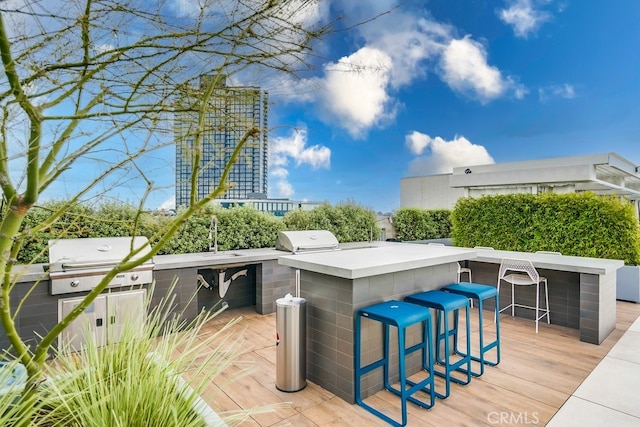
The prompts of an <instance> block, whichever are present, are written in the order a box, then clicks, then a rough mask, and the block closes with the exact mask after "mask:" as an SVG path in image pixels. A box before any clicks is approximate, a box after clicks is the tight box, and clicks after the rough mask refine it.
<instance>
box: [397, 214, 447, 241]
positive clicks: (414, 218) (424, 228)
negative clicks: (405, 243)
mask: <svg viewBox="0 0 640 427" xmlns="http://www.w3.org/2000/svg"><path fill="white" fill-rule="evenodd" d="M450 215H451V211H449V210H447V209H419V208H400V209H398V210H397V211H396V212H395V213H394V215H393V225H394V227H395V229H396V237H397V238H398V239H400V240H425V239H441V238H444V237H451V218H450Z"/></svg>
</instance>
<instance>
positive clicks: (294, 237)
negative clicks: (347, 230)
mask: <svg viewBox="0 0 640 427" xmlns="http://www.w3.org/2000/svg"><path fill="white" fill-rule="evenodd" d="M276 249H277V250H280V251H287V252H292V253H294V254H298V253H308V252H321V251H335V250H339V248H338V239H336V236H334V235H333V233H331V232H330V231H328V230H302V231H279V232H278V238H277V239H276Z"/></svg>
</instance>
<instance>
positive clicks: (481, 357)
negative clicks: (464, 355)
mask: <svg viewBox="0 0 640 427" xmlns="http://www.w3.org/2000/svg"><path fill="white" fill-rule="evenodd" d="M442 290H443V291H445V292H451V293H454V294H457V295H462V296H464V297H467V298H470V299H471V300H476V301H478V329H479V332H478V338H479V347H478V349H479V351H478V355H477V356H476V355H474V354H473V352H471V360H473V361H475V362H479V363H480V370H479V371H473V370H472V371H471V375H473V376H475V377H479V376H480V375H482V374H484V365H489V366H496V365H497V364H499V363H500V315H499V299H498V289H496V288H495V287H494V286H489V285H482V284H479V283H465V282H461V283H453V284H451V285H447V286H444V287H443V288H442ZM489 298H493V299H494V303H495V308H494V311H495V313H494V324H495V327H496V339H495V340H493V341H491V342H490V343H488V344H485V343H484V326H483V316H482V314H483V311H482V302H483V301H484V300H486V299H489ZM493 348H495V349H496V357H495V360H493V361H490V360H487V359H486V357H485V353H487V352H488V351H489V350H491V349H493Z"/></svg>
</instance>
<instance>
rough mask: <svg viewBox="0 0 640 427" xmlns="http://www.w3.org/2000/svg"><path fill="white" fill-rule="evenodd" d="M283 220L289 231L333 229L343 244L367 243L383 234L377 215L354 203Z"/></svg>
mask: <svg viewBox="0 0 640 427" xmlns="http://www.w3.org/2000/svg"><path fill="white" fill-rule="evenodd" d="M283 221H284V223H285V225H286V227H287V229H288V230H329V231H330V232H332V233H333V234H334V235H335V236H336V238H337V239H338V241H339V242H365V241H368V240H371V239H372V237H373V238H377V236H379V235H380V228H379V227H377V226H376V215H375V213H374V212H373V211H372V210H370V209H366V208H364V207H362V206H359V205H357V204H356V203H354V202H342V203H339V204H337V205H336V206H332V205H330V204H328V203H325V204H323V205H321V206H318V207H317V208H315V209H313V210H309V211H303V210H297V211H292V212H287V214H286V215H285V216H284V218H283Z"/></svg>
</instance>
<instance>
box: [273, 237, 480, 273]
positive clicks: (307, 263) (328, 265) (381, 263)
mask: <svg viewBox="0 0 640 427" xmlns="http://www.w3.org/2000/svg"><path fill="white" fill-rule="evenodd" d="M379 243H382V242H379ZM475 254H476V252H475V249H467V248H457V247H452V246H429V245H416V244H407V243H387V244H378V245H376V246H369V247H365V248H354V249H348V248H345V249H342V250H337V251H326V252H316V253H308V254H298V255H288V256H281V257H280V258H279V259H278V262H279V263H280V264H282V265H287V266H289V267H293V268H298V269H300V270H306V271H313V272H315V273H321V274H327V275H330V276H335V277H341V278H344V279H360V278H363V277H370V276H378V275H381V274H388V273H396V272H400V271H405V270H413V269H417V268H422V267H431V266H434V265H441V264H447V263H452V262H457V261H461V260H466V259H471V258H474V257H475Z"/></svg>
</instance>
